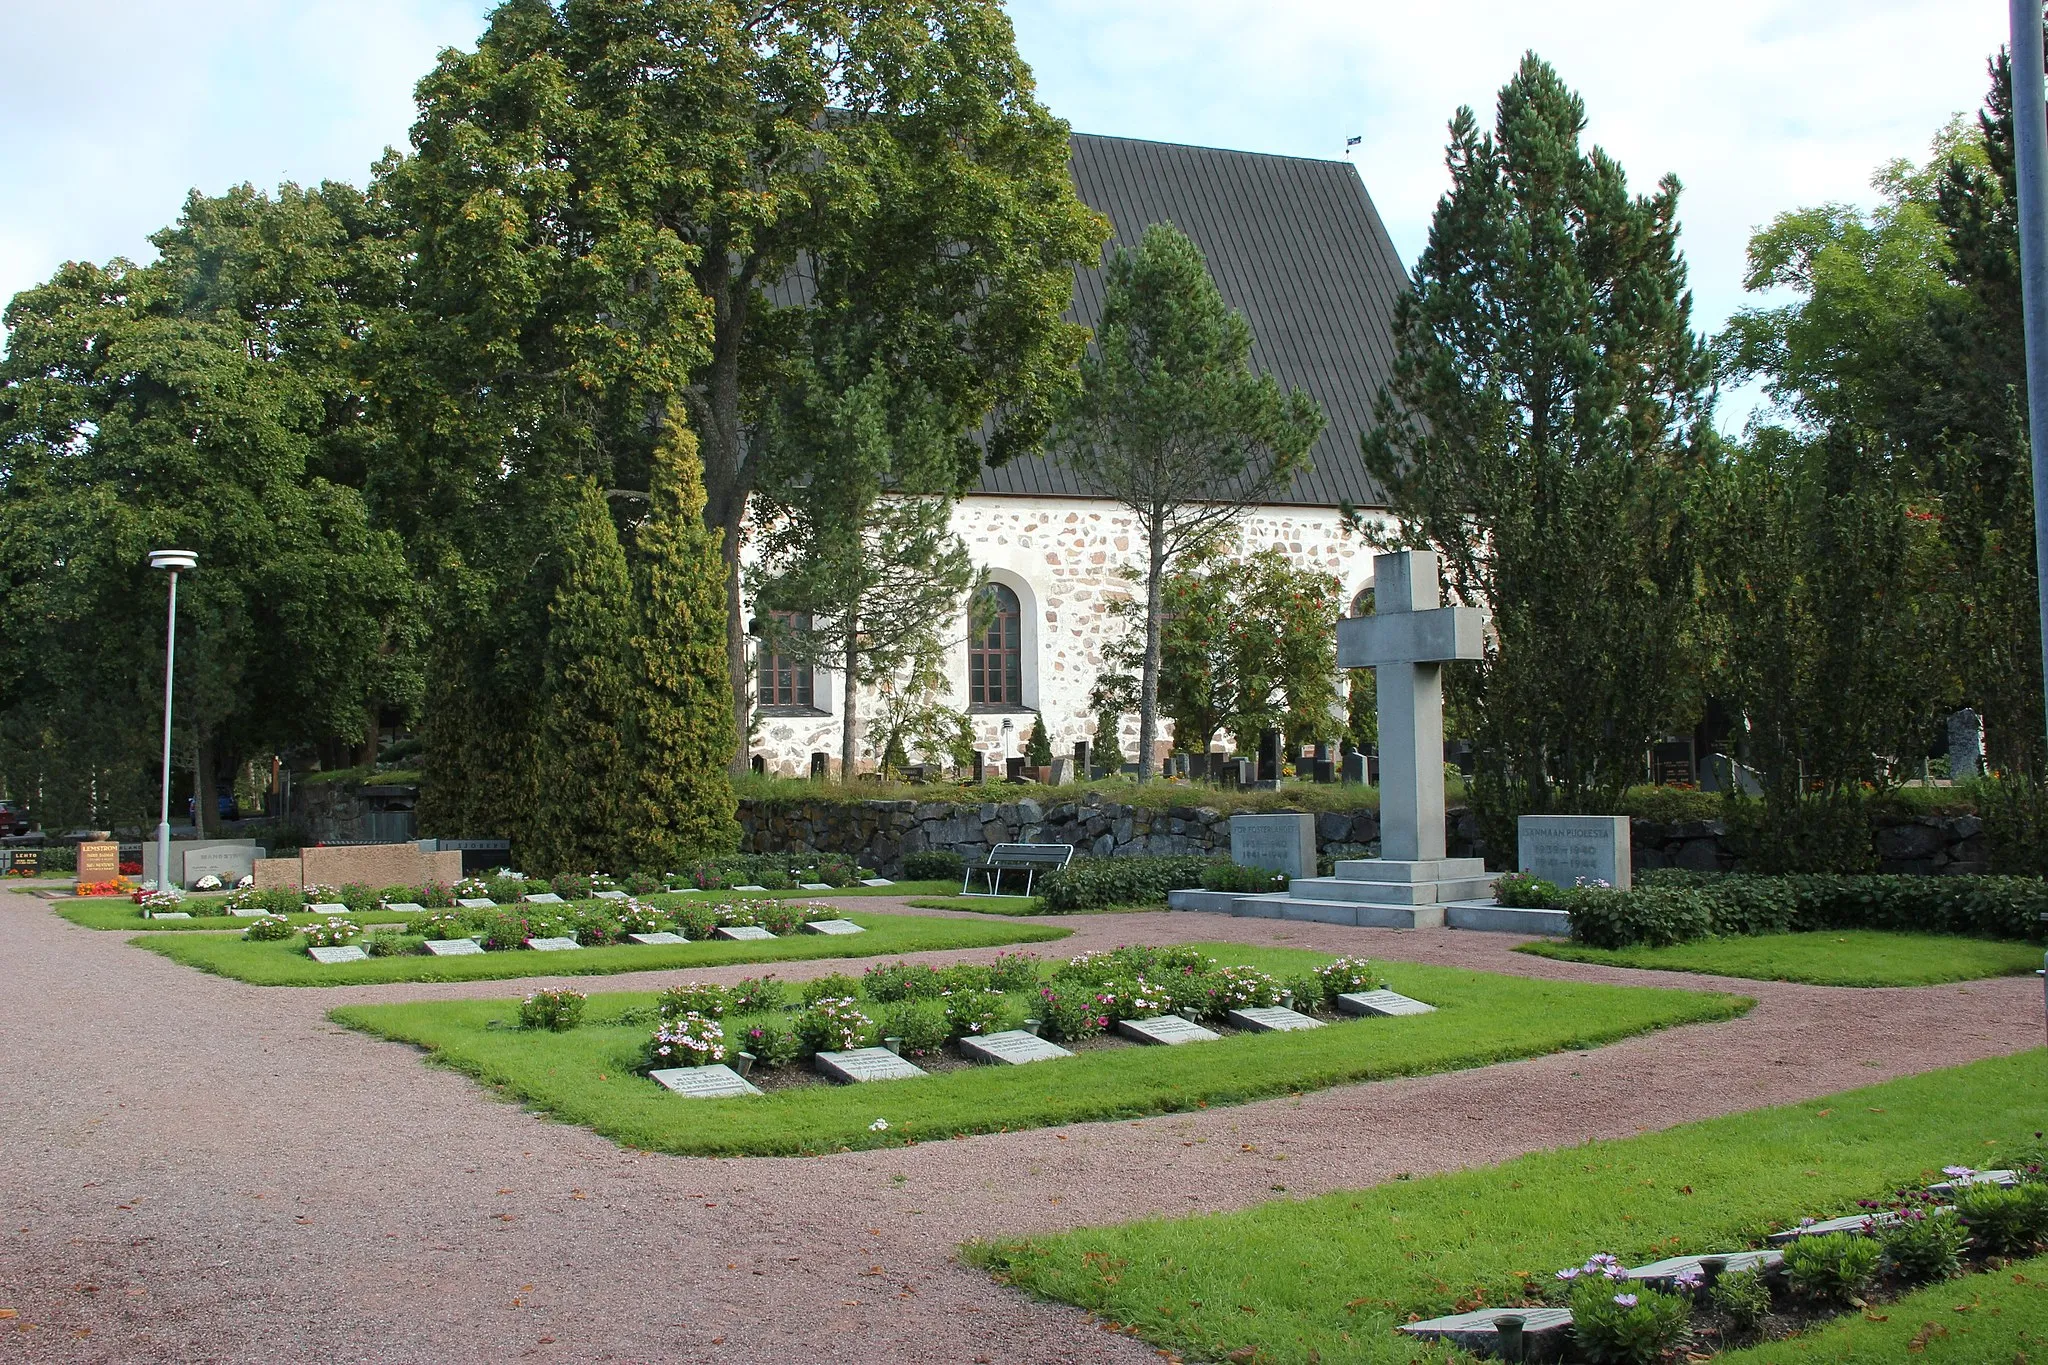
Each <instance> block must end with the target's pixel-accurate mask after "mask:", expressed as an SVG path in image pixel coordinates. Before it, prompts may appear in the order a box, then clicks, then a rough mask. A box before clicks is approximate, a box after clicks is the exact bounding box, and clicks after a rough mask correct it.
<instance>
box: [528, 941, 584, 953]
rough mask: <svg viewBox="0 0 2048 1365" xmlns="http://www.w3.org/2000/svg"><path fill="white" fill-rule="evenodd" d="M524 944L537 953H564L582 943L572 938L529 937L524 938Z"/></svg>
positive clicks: (579, 946)
mask: <svg viewBox="0 0 2048 1365" xmlns="http://www.w3.org/2000/svg"><path fill="white" fill-rule="evenodd" d="M526 946H527V947H529V948H531V949H533V950H534V951H535V952H537V953H566V952H568V951H569V950H570V949H571V948H581V947H582V946H583V945H582V944H580V943H578V942H577V941H576V940H575V939H573V938H530V939H528V940H526Z"/></svg>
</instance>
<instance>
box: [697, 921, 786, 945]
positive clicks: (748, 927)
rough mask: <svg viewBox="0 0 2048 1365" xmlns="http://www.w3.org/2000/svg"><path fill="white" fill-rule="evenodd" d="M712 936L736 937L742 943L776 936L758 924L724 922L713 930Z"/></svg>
mask: <svg viewBox="0 0 2048 1365" xmlns="http://www.w3.org/2000/svg"><path fill="white" fill-rule="evenodd" d="M711 936H712V937H713V938H729V939H736V940H738V941H740V942H742V943H755V942H758V941H760V940H761V939H766V938H774V937H775V935H773V934H771V933H769V932H768V931H767V930H766V929H763V928H762V927H761V926H760V925H758V924H722V925H720V926H719V927H718V928H717V929H715V930H713V931H712V934H711Z"/></svg>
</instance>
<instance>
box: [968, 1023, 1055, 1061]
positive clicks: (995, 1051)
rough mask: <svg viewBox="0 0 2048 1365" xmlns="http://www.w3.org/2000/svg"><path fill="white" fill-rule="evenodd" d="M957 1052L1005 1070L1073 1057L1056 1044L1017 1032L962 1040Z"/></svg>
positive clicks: (1023, 1032) (1006, 1031)
mask: <svg viewBox="0 0 2048 1365" xmlns="http://www.w3.org/2000/svg"><path fill="white" fill-rule="evenodd" d="M960 1050H961V1051H962V1052H964V1053H966V1054H967V1055H968V1056H969V1057H971V1058H973V1059H974V1060H975V1061H977V1062H997V1063H1000V1064H1003V1065H1006V1066H1022V1065H1024V1063H1026V1062H1050V1061H1053V1060H1055V1059H1057V1058H1060V1057H1071V1056H1073V1055H1074V1054H1073V1053H1071V1052H1069V1051H1067V1050H1066V1049H1065V1048H1063V1047H1061V1046H1060V1045H1059V1044H1058V1043H1053V1042H1048V1041H1046V1040H1045V1039H1043V1038H1041V1037H1039V1036H1038V1035H1037V1034H1035V1033H1026V1032H1025V1031H1024V1030H1023V1029H1020V1028H1013V1029H1005V1030H1004V1031H1003V1032H1001V1033H991V1034H988V1035H986V1036H984V1037H980V1038H972V1037H969V1038H962V1039H961V1040H960Z"/></svg>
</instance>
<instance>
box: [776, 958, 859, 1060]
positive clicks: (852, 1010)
mask: <svg viewBox="0 0 2048 1365" xmlns="http://www.w3.org/2000/svg"><path fill="white" fill-rule="evenodd" d="M828 979H829V978H828ZM840 980H842V981H846V982H848V983H849V984H851V983H852V978H850V977H841V978H840ZM812 984H813V985H816V984H817V983H816V982H813V983H812ZM850 996H851V992H848V995H847V996H843V997H842V996H823V997H820V998H816V999H809V1000H806V1002H805V1005H806V1008H805V1009H804V1010H803V1012H802V1013H800V1014H798V1015H797V1016H796V1019H795V1021H794V1022H793V1023H792V1025H791V1027H792V1028H793V1029H794V1030H795V1032H796V1040H797V1043H798V1045H799V1046H800V1047H801V1048H802V1049H803V1052H804V1054H805V1055H806V1056H808V1055H810V1054H811V1053H814V1052H845V1051H847V1050H848V1049H850V1048H857V1047H867V1046H870V1045H871V1044H872V1043H873V1042H874V1041H875V1021H874V1020H872V1019H870V1018H869V1017H868V1016H867V1015H865V1014H863V1013H862V1012H861V1009H860V1007H859V1006H858V1005H856V1004H855V1003H854V1002H853V1000H852V999H851V998H849V997H850Z"/></svg>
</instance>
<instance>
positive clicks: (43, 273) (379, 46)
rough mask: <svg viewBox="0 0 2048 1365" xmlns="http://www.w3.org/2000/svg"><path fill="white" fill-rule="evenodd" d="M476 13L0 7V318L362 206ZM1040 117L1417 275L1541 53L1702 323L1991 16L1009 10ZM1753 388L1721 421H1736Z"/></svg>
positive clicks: (1521, 6)
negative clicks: (1452, 198)
mask: <svg viewBox="0 0 2048 1365" xmlns="http://www.w3.org/2000/svg"><path fill="white" fill-rule="evenodd" d="M489 7H490V6H489V4H488V3H485V2H484V0H170V3H165V0H69V2H68V3H64V4H42V3H35V2H34V0H0V127H4V128H5V129H6V142H5V151H4V152H0V299H5V298H11V297H12V296H13V295H14V293H15V292H16V291H18V290H20V289H23V288H26V287H28V286H30V285H33V284H35V283H37V282H38V281H40V280H42V279H45V278H47V277H48V276H49V274H50V273H51V272H52V271H53V270H54V269H55V268H56V267H57V266H58V265H59V264H61V263H62V262H64V261H66V260H77V259H89V260H95V261H104V260H106V259H108V258H110V257H113V256H127V257H129V258H131V259H136V260H146V259H148V258H149V257H150V255H151V250H150V247H149V243H148V237H149V234H150V233H151V232H153V231H155V230H156V229H158V228H159V227H162V226H164V225H165V224H167V223H169V222H170V221H171V220H172V219H173V218H174V217H175V216H176V215H177V212H178V208H179V205H180V204H181V203H182V202H183V200H184V197H185V195H186V193H187V192H188V191H189V190H191V189H193V188H198V189H200V190H203V191H205V192H207V193H219V192H220V191H222V190H224V189H226V188H227V187H228V186H230V185H234V184H237V183H240V182H242V181H251V182H254V183H255V184H257V185H259V186H270V185H275V184H277V183H278V182H280V181H284V180H293V181H297V182H299V183H302V184H311V183H316V182H318V181H320V180H322V179H343V180H349V181H353V182H356V183H361V182H362V181H363V180H364V179H365V178H367V175H368V170H369V166H370V164H371V163H372V162H373V161H375V160H376V158H377V157H378V156H379V155H380V154H381V153H382V151H383V149H384V148H385V147H387V146H397V147H401V148H402V147H404V146H405V144H406V136H407V130H408V128H409V127H410V125H411V122H412V117H413V105H412V95H411V91H412V85H413V82H414V81H416V80H417V79H418V78H419V77H420V76H421V75H423V74H424V73H425V72H426V71H427V70H428V69H429V68H430V67H431V66H432V64H433V62H434V59H435V56H436V54H437V53H438V52H440V51H441V50H442V49H444V48H446V47H449V46H465V47H466V46H469V45H471V44H472V43H473V42H474V41H475V38H476V35H477V33H478V32H479V30H480V29H481V27H482V23H483V16H484V14H485V13H486V11H487V10H488V9H489ZM1010 13H1011V15H1012V18H1013V20H1014V21H1015V24H1016V27H1017V40H1018V47H1019V49H1020V50H1021V51H1022V53H1023V55H1024V58H1025V60H1026V61H1028V62H1029V63H1030V64H1031V65H1032V67H1033V69H1034V70H1035V71H1036V73H1037V77H1038V83H1039V95H1040V97H1041V98H1042V99H1043V100H1044V101H1045V102H1046V104H1047V105H1048V106H1049V107H1050V108H1051V109H1052V110H1053V112H1054V113H1056V114H1058V115H1060V116H1061V117H1063V118H1065V119H1067V120H1068V121H1069V122H1070V123H1071V124H1072V125H1073V126H1074V128H1075V129H1077V130H1079V131H1082V132H1090V133H1104V134H1113V135H1119V136H1125V137H1141V138H1154V139H1158V140H1161V141H1173V142H1190V143H1200V144H1204V145H1209V146H1216V147H1231V148H1238V149H1242V150H1247V151H1259V152H1275V153H1282V154H1286V155H1292V156H1312V157H1324V158H1328V159H1332V160H1335V159H1340V158H1342V157H1344V156H1345V155H1346V150H1345V142H1346V140H1347V139H1348V138H1351V137H1359V138H1361V139H1362V140H1361V142H1360V144H1359V145H1358V147H1356V148H1355V149H1353V150H1352V151H1351V152H1350V156H1351V159H1352V160H1353V161H1354V162H1355V163H1356V164H1357V166H1358V168H1359V171H1360V173H1361V174H1362V175H1363V176H1364V178H1365V183H1366V187H1367V189H1368V190H1369V191H1370V192H1371V194H1372V197H1373V200H1374V202H1375V203H1376V204H1377V206H1378V208H1379V211H1380V215H1381V217H1382V218H1383V219H1384V220H1385V221H1386V224H1387V228H1388V231H1389V232H1390V233H1391V234H1392V235H1393V239H1394V243H1395V245H1396V246H1397V247H1398V248H1399V249H1400V252H1401V255H1402V258H1403V259H1404V260H1405V261H1406V262H1408V263H1409V264H1410V265H1412V264H1413V263H1414V261H1415V258H1416V256H1417V255H1418V254H1419V253H1420V251H1421V249H1422V246H1423V243H1424V242H1425V240H1426V238H1427V235H1428V231H1429V220H1430V215H1431V213H1432V211H1433V210H1434V208H1435V204H1436V200H1437V198H1438V196H1439V195H1440V194H1442V193H1443V191H1444V189H1445V188H1446V186H1447V184H1448V177H1447V175H1446V173H1445V171H1444V167H1443V149H1444V142H1445V125H1446V124H1447V123H1448V121H1449V119H1450V117H1451V115H1452V113H1453V112H1454V111H1455V110H1456V109H1457V107H1458V106H1459V105H1461V104H1469V105H1471V106H1472V107H1473V108H1474V109H1475V110H1477V111H1479V114H1480V117H1481V120H1482V121H1483V122H1485V123H1488V124H1489V125H1490V123H1491V120H1492V110H1493V100H1494V95H1495V93H1496V92H1497V91H1498V90H1499V88H1500V86H1501V85H1502V84H1503V83H1505V82H1506V81H1507V79H1508V78H1509V77H1510V76H1511V75H1513V73H1514V69H1515V65H1516V63H1517V61H1518V60H1519V58H1520V56H1521V54H1522V53H1523V52H1524V51H1527V50H1530V49H1534V50H1535V51H1537V52H1538V53H1540V54H1541V55H1542V56H1543V57H1544V58H1546V59H1547V60H1548V61H1549V62H1550V63H1551V64H1552V65H1553V66H1555V67H1556V68H1557V70H1558V72H1559V74H1560V75H1561V76H1562V77H1563V78H1564V80H1565V81H1566V82H1567V83H1568V84H1569V85H1571V86H1573V87H1574V88H1576V89H1577V90H1578V91H1579V92H1580V94H1581V95H1582V96H1583V97H1584V98H1585V101H1586V106H1587V116H1588V128H1587V140H1588V141H1589V142H1592V143H1597V144H1599V145H1600V146H1603V147H1605V148H1606V149H1607V151H1608V152H1609V153H1611V154H1612V155H1614V156H1615V157H1616V158H1618V159H1619V160H1620V162H1621V164H1622V166H1623V167H1624V168H1625V169H1626V170H1627V171H1628V173H1629V176H1630V183H1631V184H1632V185H1633V186H1635V187H1636V188H1638V189H1640V190H1648V189H1650V188H1651V187H1653V186H1654V185H1655V183H1656V181H1657V180H1658V179H1659V177H1661V176H1662V175H1664V174H1665V173H1667V172H1675V173H1676V174H1677V175H1678V177H1679V179H1680V181H1681V182H1683V184H1684V186H1685V190H1684V193H1683V195H1682V197H1681V199H1680V219H1681V224H1682V229H1683V236H1682V239H1681V241H1682V245H1683V247H1684V250H1685V253H1686V256H1687V259H1688V262H1689V264H1690V268H1691V280H1692V284H1693V288H1694V291H1695V304H1694V320H1695V326H1697V327H1699V328H1700V329H1701V330H1703V331H1708V332H1711V331H1713V330H1715V329H1717V328H1718V327H1719V326H1720V325H1721V324H1722V323H1723V322H1725V320H1726V319H1727V317H1728V316H1729V314H1730V313H1731V312H1732V311H1733V310H1734V309H1736V308H1740V307H1743V306H1745V305H1748V304H1753V303H1755V302H1756V301H1757V300H1756V299H1755V298H1754V297H1753V296H1745V295H1744V294H1743V292H1742V274H1743V263H1744V251H1745V248H1746V246H1747V243H1748V239H1749V234H1750V233H1751V232H1752V231H1753V230H1754V229H1756V228H1757V227H1760V226H1763V225H1765V224H1767V223H1768V222H1769V221H1770V220H1771V219H1772V218H1773V217H1774V216H1775V215H1777V214H1779V213H1781V212H1784V211H1786V210H1789V209H1793V208H1797V207H1801V206H1805V205H1811V204H1817V203H1822V202H1829V201H1841V202H1850V203H1863V204H1868V203H1870V202H1871V201H1872V200H1873V197H1874V196H1873V194H1872V192H1871V190H1870V186H1869V182H1870V176H1871V173H1872V172H1873V171H1874V170H1875V169H1876V168H1877V167H1878V166H1879V165H1881V164H1882V163H1884V162H1886V161H1888V160H1890V159H1892V158H1894V157H1901V156H1903V157H1910V158H1913V159H1916V160H1917V159H1919V158H1921V157H1922V156H1923V155H1924V154H1925V152H1926V148H1927V144H1928V141H1929V139H1930V138H1931V137H1932V136H1933V134H1934V132H1935V130H1936V129H1937V128H1939V127H1940V126H1941V125H1942V124H1943V123H1944V122H1946V121H1947V120H1948V118H1949V117H1950V116H1952V115H1954V114H1956V113H1962V112H1969V113H1974V111H1975V110H1976V109H1977V107H1978V105H1979V104H1980V103H1981V102H1982V100H1983V97H1984V91H1985V87H1986V75H1985V66H1984V64H1985V60H1986V58H1987V57H1989V56H1990V54H1991V53H1992V52H1994V51H1995V50H1996V49H1997V47H1998V45H1999V44H2000V43H2001V42H2002V41H2003V40H2004V38H2005V32H2006V30H2005V23H2006V7H2005V5H2003V4H1997V3H1994V2H1993V0H1715V2H1714V3H1711V4H1708V3H1698V2H1697V0H1693V2H1692V3H1670V0H1666V3H1663V4H1645V3H1643V0H1514V2H1513V3H1508V2H1507V0H1460V2H1459V3H1455V4H1449V3H1436V4H1430V3H1416V2H1415V0H1402V2H1399V3H1389V0H1376V2H1370V3H1363V4H1362V3H1359V0H1265V3H1246V2H1245V0H1012V3H1011V6H1010ZM1754 401H1755V398H1754V395H1753V394H1749V395H1740V394H1738V395H1733V396H1732V401H1726V402H1724V404H1723V412H1722V424H1723V426H1724V427H1727V426H1731V425H1739V423H1740V420H1741V418H1742V417H1743V416H1744V415H1745V414H1746V413H1747V412H1748V410H1749V409H1750V407H1752V406H1753V404H1754Z"/></svg>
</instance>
